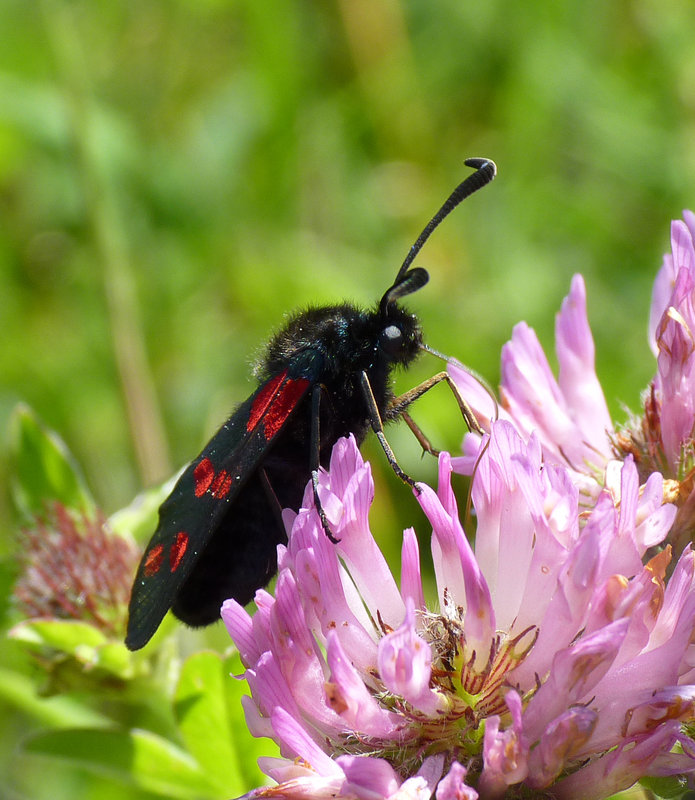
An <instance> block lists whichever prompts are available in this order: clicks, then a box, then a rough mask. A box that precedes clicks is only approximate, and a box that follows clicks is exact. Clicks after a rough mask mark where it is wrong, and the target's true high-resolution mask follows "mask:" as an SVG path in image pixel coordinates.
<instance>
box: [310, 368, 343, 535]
mask: <svg viewBox="0 0 695 800" xmlns="http://www.w3.org/2000/svg"><path fill="white" fill-rule="evenodd" d="M322 391H323V387H322V386H321V384H317V385H316V386H314V388H313V390H312V392H311V488H312V490H313V493H314V505H315V506H316V511H317V512H318V515H319V519H320V520H321V527H322V528H323V530H324V532H325V534H326V536H328V538H329V539H330V540H331V541H332V542H333V544H338V542H339V541H340V539H336V537H335V536H334V535H333V531H331V525H330V522H329V521H328V517H327V516H326V512H325V511H324V510H323V504H322V503H321V498H320V497H319V465H320V463H321V416H320V412H321V392H322Z"/></svg>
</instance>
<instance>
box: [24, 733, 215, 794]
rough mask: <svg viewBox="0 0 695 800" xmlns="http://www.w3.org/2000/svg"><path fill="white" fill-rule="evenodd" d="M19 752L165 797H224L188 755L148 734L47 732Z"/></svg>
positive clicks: (160, 738)
mask: <svg viewBox="0 0 695 800" xmlns="http://www.w3.org/2000/svg"><path fill="white" fill-rule="evenodd" d="M24 749H25V750H26V751H27V752H29V753H34V754H37V755H43V756H53V757H56V758H60V759H62V760H64V761H67V762H71V763H72V764H75V765H77V766H81V767H83V768H84V769H87V770H89V771H90V772H93V773H95V774H97V775H100V776H102V777H106V778H111V779H116V780H119V781H122V782H123V783H125V784H127V785H129V786H136V787H138V788H139V789H144V790H145V791H149V792H154V793H156V794H161V795H163V796H164V797H169V798H181V799H182V800H189V798H191V799H192V798H196V799H199V798H201V797H205V798H208V797H209V798H223V797H225V795H224V793H223V792H220V791H219V790H218V789H216V788H215V787H214V786H213V785H212V784H211V782H210V781H209V780H208V778H207V776H206V775H205V773H204V771H203V770H202V769H201V768H200V766H199V765H198V764H197V763H196V762H195V761H194V759H193V758H191V756H190V755H188V753H186V752H184V751H183V750H181V749H180V748H179V747H177V746H176V745H174V744H173V743H172V742H170V741H168V740H167V739H163V738H162V737H161V736H157V735H156V734H154V733H150V732H149V731H142V730H133V731H114V730H110V731H104V730H81V729H72V730H61V731H49V732H47V733H41V734H38V735H36V736H32V737H31V738H29V739H28V740H27V741H26V742H25V744H24Z"/></svg>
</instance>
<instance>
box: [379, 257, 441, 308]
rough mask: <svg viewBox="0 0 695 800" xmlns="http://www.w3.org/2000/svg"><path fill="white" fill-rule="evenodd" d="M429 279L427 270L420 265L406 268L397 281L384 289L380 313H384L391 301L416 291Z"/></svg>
mask: <svg viewBox="0 0 695 800" xmlns="http://www.w3.org/2000/svg"><path fill="white" fill-rule="evenodd" d="M429 279H430V276H429V275H428V273H427V270H425V269H423V268H422V267H413V269H411V270H408V272H406V274H405V275H403V276H402V277H401V279H400V281H399V282H398V283H394V284H393V286H391V287H390V288H389V289H387V290H386V293H385V294H384V296H383V297H382V298H381V302H380V303H379V308H380V310H381V314H382V315H384V314H386V309H387V308H388V306H390V305H391V303H395V302H396V300H400V298H401V297H405V295H407V294H412V293H413V292H417V290H418V289H421V288H422V287H423V286H424V285H425V284H426V283H427V281H428V280H429Z"/></svg>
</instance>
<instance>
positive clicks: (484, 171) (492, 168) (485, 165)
mask: <svg viewBox="0 0 695 800" xmlns="http://www.w3.org/2000/svg"><path fill="white" fill-rule="evenodd" d="M463 163H464V164H465V165H466V166H467V167H473V169H475V172H474V173H473V174H472V175H469V176H468V177H467V178H466V179H465V180H464V181H462V182H461V183H459V185H458V186H457V187H456V188H455V189H454V191H453V192H452V193H451V194H450V195H449V197H448V199H447V200H446V202H445V203H444V205H443V206H442V207H441V208H440V209H439V211H437V213H436V214H435V215H434V216H433V217H432V219H431V220H430V221H429V222H428V223H427V225H426V226H425V229H424V230H423V231H422V233H421V234H420V235H419V236H418V237H417V241H416V242H415V244H414V245H413V246H412V247H411V248H410V252H409V253H408V255H407V256H406V257H405V261H404V262H403V266H402V267H401V268H400V269H399V270H398V274H397V275H396V280H395V281H394V282H393V286H394V287H396V286H397V285H398V284H399V283H400V281H402V280H403V276H404V275H405V273H406V272H407V271H408V267H409V266H410V265H411V264H412V263H413V259H414V258H415V256H416V255H417V254H418V253H419V252H420V250H421V249H422V246H423V244H424V243H425V242H426V241H427V240H428V239H429V237H430V234H431V233H432V231H433V230H434V229H435V228H436V227H437V226H438V225H439V223H440V222H441V221H442V220H443V219H444V217H446V216H448V215H449V214H450V213H451V212H452V211H453V210H454V209H455V208H456V206H457V205H458V204H459V203H461V202H462V201H463V200H465V199H466V198H467V197H470V195H472V194H473V192H477V191H478V189H482V188H483V186H485V185H486V184H488V183H490V181H491V180H492V179H493V178H494V177H495V175H496V174H497V165H496V164H495V162H494V161H492V160H491V159H489V158H467V159H466V160H465V161H464V162H463ZM387 294H388V292H387ZM385 296H386V295H384V297H385Z"/></svg>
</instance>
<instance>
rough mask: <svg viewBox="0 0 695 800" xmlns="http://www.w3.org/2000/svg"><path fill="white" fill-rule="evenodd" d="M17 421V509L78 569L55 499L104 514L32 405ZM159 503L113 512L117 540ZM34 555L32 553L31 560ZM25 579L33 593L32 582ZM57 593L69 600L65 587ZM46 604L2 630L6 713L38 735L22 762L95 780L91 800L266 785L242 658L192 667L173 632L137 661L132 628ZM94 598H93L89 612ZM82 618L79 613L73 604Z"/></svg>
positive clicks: (187, 795)
mask: <svg viewBox="0 0 695 800" xmlns="http://www.w3.org/2000/svg"><path fill="white" fill-rule="evenodd" d="M16 419H18V420H19V422H18V424H17V425H15V428H14V434H15V435H14V437H13V445H14V447H13V455H14V458H13V463H15V464H16V465H18V467H17V471H16V481H15V482H14V484H13V486H14V493H15V496H16V497H17V500H18V502H17V505H18V507H19V508H20V509H21V510H22V512H23V514H24V518H25V521H26V524H27V525H30V524H31V519H30V517H31V514H34V515H35V516H38V517H41V518H43V521H42V523H41V524H42V525H43V528H42V529H41V532H42V533H45V535H46V536H52V537H53V541H54V544H55V546H56V547H57V548H59V549H60V548H61V547H62V548H63V550H62V552H61V557H62V558H63V559H65V560H69V559H70V558H71V556H72V553H71V552H70V550H69V548H70V547H72V546H74V542H73V540H72V539H61V538H60V532H61V529H60V528H59V527H58V528H56V529H55V530H54V529H53V528H52V527H51V525H52V522H51V520H52V517H51V515H50V512H49V507H48V502H49V500H50V501H52V502H59V503H61V504H63V507H65V508H66V509H67V510H68V512H70V513H69V514H68V516H67V517H66V519H68V520H70V519H72V517H71V516H70V514H75V513H77V512H84V510H85V507H86V506H88V507H89V508H88V510H89V511H90V512H91V513H95V512H96V509H95V508H94V507H93V504H92V502H91V501H89V502H87V501H88V499H89V498H88V493H87V491H86V490H85V489H84V486H83V483H82V480H81V478H80V477H79V475H78V474H77V472H76V471H75V468H74V461H73V459H72V457H71V456H70V454H69V452H68V451H67V448H66V447H65V445H64V444H63V443H62V442H61V441H60V439H59V438H58V437H57V436H56V434H55V433H53V432H51V431H49V430H47V429H45V428H44V427H43V426H41V425H40V424H39V423H38V422H37V421H36V419H35V417H34V416H33V414H32V413H31V412H30V411H29V410H28V409H26V408H22V409H20V410H19V412H18V413H17V415H16ZM29 464H33V469H29V468H28V465H29ZM164 491H166V489H164ZM157 494H159V495H160V496H159V497H158V498H157ZM42 497H44V498H46V500H45V501H44V502H41V498H42ZM161 499H162V498H161V490H160V492H159V493H157V492H151V493H148V498H146V501H144V502H139V503H132V504H131V505H130V506H129V507H128V508H126V509H124V510H123V511H122V512H120V513H119V514H117V515H115V517H116V519H117V521H118V527H119V531H118V532H116V531H114V530H111V532H110V533H108V535H109V536H112V537H120V538H122V541H123V543H124V544H125V543H126V542H127V539H126V538H123V537H126V536H128V535H130V534H131V533H132V529H139V528H141V527H143V525H147V524H150V523H151V522H152V505H153V502H157V503H158V502H160V501H161ZM71 503H73V504H74V505H72V506H71V505H70V504H71ZM22 542H23V549H24V550H25V551H26V550H30V549H31V548H32V546H33V544H32V542H33V540H32V539H31V538H30V537H28V536H27V535H26V534H24V535H23V536H21V537H20V544H22ZM20 550H21V548H20ZM28 558H29V555H28V553H27V552H24V554H23V557H22V560H23V563H24V561H25V560H26V559H28ZM27 563H34V562H27ZM39 566H41V565H39ZM133 566H134V565H133ZM102 568H103V570H104V574H103V576H102V580H100V581H98V582H97V583H98V584H99V585H100V586H102V587H103V591H105V592H106V591H107V587H108V583H109V572H108V565H103V567H102ZM119 574H120V575H121V577H123V576H122V573H119ZM78 577H79V576H78ZM126 579H127V580H130V579H131V576H130V575H127V576H126ZM22 580H23V581H24V584H25V585H26V584H27V583H29V584H31V580H30V579H28V578H26V577H23V578H22ZM17 585H19V583H18V584H17ZM85 585H87V586H88V585H89V583H86V584H85ZM41 586H42V583H41V581H39V582H38V585H33V584H32V589H33V592H34V593H33V594H32V595H31V596H32V597H33V598H34V607H38V608H40V607H41V598H40V593H41ZM49 588H50V587H49ZM57 591H58V592H60V591H61V589H60V587H59V586H58V587H57ZM109 591H110V593H111V595H112V596H114V597H115V596H117V593H116V592H113V591H112V590H109ZM25 594H26V592H25ZM17 596H18V597H19V594H18V595H17ZM37 596H38V599H36V598H37ZM45 599H46V607H47V609H48V610H49V611H54V612H55V614H57V615H58V616H53V615H44V616H39V617H35V618H30V619H20V620H19V621H17V622H16V623H15V624H14V625H12V627H11V628H10V629H9V630H6V631H5V637H6V638H5V640H4V643H3V644H2V646H0V655H2V653H3V651H5V654H6V655H7V656H8V661H9V662H11V666H10V667H9V668H7V669H1V668H0V704H2V705H3V706H6V707H7V708H9V709H12V711H13V712H14V713H15V714H18V715H21V717H22V718H24V719H26V720H27V721H28V722H29V724H30V725H31V727H32V728H33V730H32V731H31V732H30V733H29V734H28V735H26V734H25V735H24V736H23V737H22V742H21V745H20V752H21V754H22V762H23V763H24V762H25V761H26V760H27V759H32V761H33V760H36V759H38V758H50V759H51V760H52V761H56V760H59V761H60V762H61V763H62V764H63V765H67V766H68V767H73V768H75V769H76V770H78V772H79V773H80V774H83V775H91V776H93V777H94V779H95V780H96V781H97V783H92V784H90V789H89V792H88V794H87V795H86V796H89V797H94V796H97V795H98V794H99V790H98V788H95V787H98V786H99V785H100V784H99V783H98V782H106V783H107V784H110V785H116V786H117V785H120V786H122V787H123V792H124V794H123V796H128V797H135V798H139V797H142V798H145V797H150V796H153V795H157V796H160V797H167V798H181V799H182V800H193V799H194V798H220V799H221V798H226V797H229V796H232V795H240V794H243V793H244V792H246V791H247V790H248V788H250V787H252V786H255V785H260V784H261V783H262V782H263V776H262V774H261V773H260V771H259V770H258V768H257V767H256V765H255V759H256V757H257V756H260V755H262V754H264V753H265V754H268V752H269V748H268V744H267V743H261V742H257V741H256V740H253V739H252V738H251V737H250V735H249V733H248V732H247V731H246V729H245V725H244V715H243V711H242V706H241V702H240V700H241V694H242V690H241V688H240V684H239V682H237V681H235V680H234V679H233V677H232V675H231V674H230V673H233V674H238V673H240V672H243V667H242V665H241V663H240V662H239V658H238V656H236V655H235V656H232V657H223V656H221V655H220V654H219V653H215V652H209V651H206V652H198V653H195V654H193V655H191V656H189V657H188V658H187V659H184V658H182V657H181V656H179V655H178V653H177V652H176V649H175V648H176V644H175V642H173V641H172V639H171V637H170V636H169V637H167V636H166V633H167V630H169V632H170V631H171V629H170V628H168V627H167V626H162V628H163V629H162V630H161V631H160V632H159V633H158V635H157V637H155V639H153V641H152V643H151V644H150V646H149V647H148V649H147V651H146V652H145V653H142V652H141V653H131V652H129V651H128V650H127V649H126V647H125V644H124V643H123V634H124V631H123V630H119V631H117V632H116V634H114V631H113V629H112V627H111V626H110V625H104V626H100V625H99V620H100V618H99V617H89V616H88V617H87V618H86V620H85V619H81V618H73V617H71V616H70V615H69V614H68V615H67V616H60V615H61V614H64V613H65V611H66V609H68V610H69V609H70V608H72V607H73V606H71V605H68V604H67V603H62V604H61V603H59V602H57V595H55V596H50V597H47V598H45ZM88 601H89V598H85V605H86V606H87V607H88V605H89V603H88ZM75 612H76V613H79V612H80V608H79V607H75ZM17 615H18V612H15V614H14V616H17ZM119 616H121V617H122V614H120V615H119V614H115V617H116V618H118V617H119ZM8 730H9V729H8ZM13 749H15V750H16V745H15V747H14V748H13ZM273 750H274V748H273V747H272V746H271V747H270V752H273ZM28 763H32V762H28ZM9 773H10V774H11V777H10V781H11V782H10V784H9V787H10V788H12V789H15V788H16V789H17V791H28V787H27V783H26V781H24V780H23V779H22V777H21V771H16V770H12V769H10V770H9ZM12 773H14V774H12ZM32 783H33V784H34V785H33V790H34V791H37V796H44V795H45V796H48V794H47V793H49V792H50V791H51V786H52V780H47V781H45V782H44V783H41V782H38V783H37V782H36V780H34V781H33V782H32ZM94 791H96V792H97V795H94V794H93V792H94ZM126 793H127V794H126Z"/></svg>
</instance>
